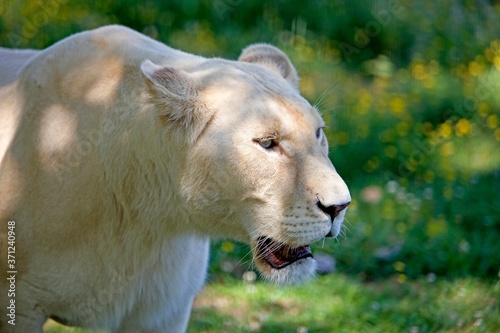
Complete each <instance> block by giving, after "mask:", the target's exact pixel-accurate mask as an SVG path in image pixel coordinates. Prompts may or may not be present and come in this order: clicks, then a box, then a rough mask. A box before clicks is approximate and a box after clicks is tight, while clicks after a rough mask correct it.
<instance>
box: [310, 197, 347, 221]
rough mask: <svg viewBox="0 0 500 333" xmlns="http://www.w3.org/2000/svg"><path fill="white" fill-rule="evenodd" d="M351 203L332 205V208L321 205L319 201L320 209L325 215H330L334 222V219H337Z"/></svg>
mask: <svg viewBox="0 0 500 333" xmlns="http://www.w3.org/2000/svg"><path fill="white" fill-rule="evenodd" d="M350 203H351V202H350V201H349V202H346V203H343V204H340V205H331V206H328V207H326V206H323V204H322V203H321V201H318V207H319V209H321V210H322V211H323V212H324V213H325V214H328V215H330V217H331V218H332V221H333V219H334V218H336V217H337V215H339V213H340V212H341V211H342V210H344V209H345V208H346V207H347V206H349V204H350Z"/></svg>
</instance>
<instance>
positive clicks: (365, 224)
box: [0, 0, 500, 333]
mask: <svg viewBox="0 0 500 333" xmlns="http://www.w3.org/2000/svg"><path fill="white" fill-rule="evenodd" d="M110 23H119V24H123V25H126V26H129V27H131V28H134V29H136V30H138V31H140V32H142V33H144V34H146V35H149V36H151V37H153V38H155V39H158V40H160V41H162V42H164V43H166V44H168V45H171V46H172V47H174V48H179V49H181V50H184V51H188V52H192V53H196V54H201V55H204V56H207V57H225V58H230V59H236V57H237V56H238V54H239V52H240V51H241V49H242V48H243V47H245V46H246V45H248V44H249V43H254V42H268V43H272V44H274V45H276V46H278V47H280V48H281V49H283V50H284V51H285V52H286V53H287V54H288V55H289V56H290V58H291V59H292V62H293V63H294V64H295V66H296V67H297V70H298V72H299V75H300V76H301V91H302V93H303V95H304V96H305V97H306V98H307V99H308V100H309V101H310V102H311V103H312V104H316V105H318V107H319V109H320V110H322V113H323V116H324V118H325V120H326V122H327V124H328V126H329V127H328V131H327V135H328V137H329V141H330V145H331V151H330V157H331V159H332V160H333V162H334V164H335V166H336V167H337V170H338V171H339V173H340V174H341V175H342V177H343V178H344V179H345V180H346V182H347V184H348V185H349V187H350V189H351V192H352V197H353V201H352V203H351V205H350V206H349V209H348V213H347V215H346V223H345V228H344V230H343V233H342V236H341V237H339V239H338V241H331V240H326V241H325V242H323V243H321V242H320V244H315V245H314V247H315V248H314V249H313V250H314V252H315V253H321V254H323V255H324V257H325V258H329V259H332V258H334V259H335V260H336V266H335V267H336V272H335V273H334V274H333V275H328V276H322V277H318V279H317V280H316V281H314V282H313V283H311V284H308V285H306V286H302V287H300V288H297V289H293V288H290V289H279V290H277V291H276V290H274V288H275V287H273V286H270V285H267V284H263V283H261V282H259V281H257V282H255V281H253V280H254V279H253V275H252V274H249V273H246V274H245V273H244V272H246V271H251V270H252V269H253V266H252V264H251V259H250V258H249V256H248V247H247V246H245V245H242V244H237V243H234V242H232V241H230V240H222V241H218V242H215V243H214V244H213V246H212V260H211V266H210V276H211V278H210V282H209V284H208V286H207V289H206V290H205V291H204V293H203V294H202V295H201V296H200V298H199V300H198V301H197V303H196V304H195V309H194V314H193V318H192V321H191V326H190V331H193V332H233V331H245V332H246V331H265V332H285V331H286V332H308V331H310V332H330V331H333V330H335V331H336V332H358V331H359V332H361V331H369V332H378V331H380V332H382V331H384V332H398V331H401V332H413V333H417V332H435V331H447V332H476V331H477V332H494V331H500V323H499V318H500V305H499V295H500V290H499V289H500V286H499V277H500V238H499V236H500V1H498V0H496V1H495V0H492V1H487V0H477V1H467V0H462V1H458V0H446V1H409V0H389V1H370V0H361V1H347V0H332V1H326V0H314V1H313V0H312V1H284V0H278V1H252V0H245V1H243V0H216V1H192V0H171V1H165V0H145V1H132V0H125V1H112V0H102V1H89V0H80V1H71V0H46V1H40V0H36V1H35V0H33V1H19V0H15V1H12V0H0V45H1V46H4V47H16V48H44V47H47V46H49V45H51V44H52V43H54V42H56V41H58V40H60V39H62V38H64V37H66V36H68V35H70V34H72V33H75V32H78V31H82V30H87V29H92V28H96V27H99V26H102V25H106V24H110ZM243 277H245V278H243ZM339 286H340V287H339ZM273 295H274V296H273ZM311 298H314V299H315V300H317V301H315V300H313V299H311ZM240 303H241V304H240ZM235 308H239V309H240V311H235ZM294 311H295V312H296V313H295V314H294ZM49 326H50V327H52V328H50V327H49V328H48V330H49V331H50V332H56V331H57V332H62V331H63V330H64V329H63V328H62V327H58V326H52V325H49ZM58 330H59V331H58ZM71 332H77V330H74V331H73V330H72V331H71Z"/></svg>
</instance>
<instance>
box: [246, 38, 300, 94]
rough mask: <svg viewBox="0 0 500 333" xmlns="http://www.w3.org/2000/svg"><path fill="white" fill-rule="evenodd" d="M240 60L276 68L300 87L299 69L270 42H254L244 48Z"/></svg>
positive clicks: (294, 84)
mask: <svg viewBox="0 0 500 333" xmlns="http://www.w3.org/2000/svg"><path fill="white" fill-rule="evenodd" d="M238 60H239V61H246V62H252V63H256V64H259V65H262V66H264V67H267V68H269V69H271V70H274V71H276V72H278V73H279V74H280V75H281V76H282V77H284V78H285V79H286V80H287V81H288V82H289V83H290V84H291V85H292V86H293V87H294V88H296V89H298V86H299V77H298V75H297V71H296V70H295V67H293V65H292V62H291V61H290V59H288V57H287V55H286V54H285V53H283V52H282V51H281V50H280V49H278V48H277V47H274V46H272V45H269V44H253V45H250V46H247V47H246V48H244V49H243V51H242V52H241V55H240V57H239V59H238Z"/></svg>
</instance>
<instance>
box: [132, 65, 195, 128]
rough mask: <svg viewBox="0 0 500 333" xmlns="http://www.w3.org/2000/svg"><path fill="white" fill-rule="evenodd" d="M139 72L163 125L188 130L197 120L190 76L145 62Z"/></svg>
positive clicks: (173, 69)
mask: <svg viewBox="0 0 500 333" xmlns="http://www.w3.org/2000/svg"><path fill="white" fill-rule="evenodd" d="M141 71H142V73H143V74H144V76H145V77H146V79H147V81H148V82H147V83H148V84H149V87H150V90H151V95H152V96H151V97H152V99H153V100H154V102H155V104H156V105H157V106H158V113H159V116H160V118H161V120H162V122H163V123H164V124H175V126H176V127H179V125H181V127H184V128H190V127H192V126H193V125H194V122H195V121H196V120H197V119H196V118H197V115H196V100H195V99H196V93H195V88H194V84H193V82H192V78H191V77H190V75H189V74H188V73H187V72H185V71H183V70H180V69H176V68H172V67H165V66H159V65H156V64H154V63H153V62H151V61H150V60H145V61H144V62H143V63H142V64H141Z"/></svg>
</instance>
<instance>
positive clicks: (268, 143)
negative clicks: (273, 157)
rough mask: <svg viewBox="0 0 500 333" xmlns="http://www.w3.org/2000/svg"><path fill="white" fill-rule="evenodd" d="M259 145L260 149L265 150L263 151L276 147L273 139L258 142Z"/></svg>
mask: <svg viewBox="0 0 500 333" xmlns="http://www.w3.org/2000/svg"><path fill="white" fill-rule="evenodd" d="M259 144H260V145H261V146H262V148H265V149H271V148H273V147H274V146H276V142H275V141H274V139H266V140H262V141H259Z"/></svg>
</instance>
